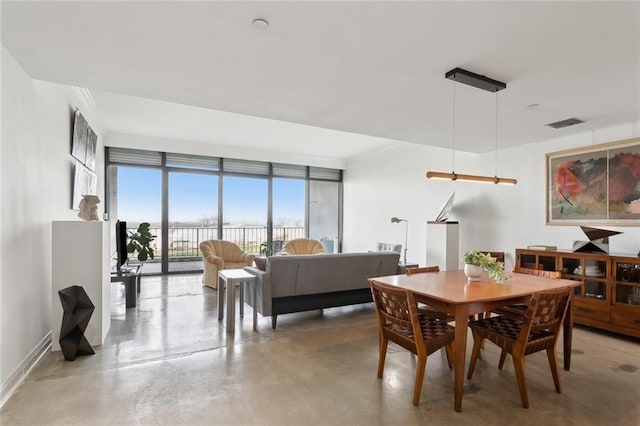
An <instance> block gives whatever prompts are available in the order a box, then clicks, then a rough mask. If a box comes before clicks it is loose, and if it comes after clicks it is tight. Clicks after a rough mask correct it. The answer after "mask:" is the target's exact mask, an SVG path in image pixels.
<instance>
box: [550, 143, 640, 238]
mask: <svg viewBox="0 0 640 426" xmlns="http://www.w3.org/2000/svg"><path fill="white" fill-rule="evenodd" d="M546 167H547V173H546V175H547V185H546V188H547V194H546V195H547V198H546V200H547V224H548V225H584V224H603V225H621V226H638V225H639V224H640V138H636V139H628V140H624V141H618V142H612V143H608V144H601V145H593V146H590V147H585V148H578V149H572V150H567V151H558V152H552V153H549V154H546Z"/></svg>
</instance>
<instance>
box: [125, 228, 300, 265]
mask: <svg viewBox="0 0 640 426" xmlns="http://www.w3.org/2000/svg"><path fill="white" fill-rule="evenodd" d="M135 230H136V229H135V228H130V229H128V231H133V232H135ZM150 230H151V233H152V234H153V235H155V236H156V239H155V240H154V246H153V247H154V251H155V253H156V259H160V258H161V253H162V241H161V238H160V235H161V228H150ZM304 236H305V232H304V227H302V226H287V227H274V228H273V240H274V241H278V240H281V241H288V240H293V239H294V238H304ZM217 238H218V228H217V227H196V226H170V227H169V247H168V249H169V261H174V260H175V261H178V260H182V259H188V258H199V257H200V256H201V254H200V249H199V247H200V243H201V242H202V241H206V240H215V239H217ZM222 239H223V240H226V241H231V242H234V243H236V244H237V245H238V246H239V247H240V248H241V249H242V250H243V251H244V252H245V253H250V254H260V249H261V246H262V248H263V250H264V245H263V244H266V242H267V227H266V226H246V227H244V226H243V227H223V228H222ZM131 260H134V259H133V258H132V259H131Z"/></svg>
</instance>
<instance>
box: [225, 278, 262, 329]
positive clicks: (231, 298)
mask: <svg viewBox="0 0 640 426" xmlns="http://www.w3.org/2000/svg"><path fill="white" fill-rule="evenodd" d="M243 283H248V284H249V285H250V286H252V290H253V293H252V294H253V300H254V301H255V300H256V297H257V291H256V287H257V283H256V276H255V275H253V274H250V273H249V272H247V271H245V270H244V269H221V270H219V271H218V321H222V317H223V315H224V300H225V298H226V300H227V332H228V333H233V332H234V331H235V320H236V318H235V316H236V313H235V288H236V287H235V286H236V284H240V317H243V316H244V289H243V286H242V284H243ZM225 291H226V293H227V294H226V297H225ZM254 303H255V302H254ZM257 313H258V309H257V308H256V307H255V306H254V308H253V329H254V330H256V329H257V325H256V324H257V321H258V315H257Z"/></svg>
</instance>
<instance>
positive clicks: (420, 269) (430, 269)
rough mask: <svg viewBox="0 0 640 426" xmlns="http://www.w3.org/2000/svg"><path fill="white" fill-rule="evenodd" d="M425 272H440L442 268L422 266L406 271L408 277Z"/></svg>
mask: <svg viewBox="0 0 640 426" xmlns="http://www.w3.org/2000/svg"><path fill="white" fill-rule="evenodd" d="M425 272H440V267H439V266H438V265H435V266H422V267H418V268H407V270H406V271H405V273H406V274H407V275H413V274H423V273H425Z"/></svg>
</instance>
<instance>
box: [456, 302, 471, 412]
mask: <svg viewBox="0 0 640 426" xmlns="http://www.w3.org/2000/svg"><path fill="white" fill-rule="evenodd" d="M468 318H469V307H468V306H464V305H458V306H456V336H455V342H454V345H453V370H454V377H455V379H454V399H455V401H454V408H455V410H456V411H458V412H460V411H462V391H463V388H464V361H465V357H466V354H467V328H468V327H467V321H468Z"/></svg>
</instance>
